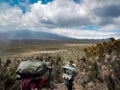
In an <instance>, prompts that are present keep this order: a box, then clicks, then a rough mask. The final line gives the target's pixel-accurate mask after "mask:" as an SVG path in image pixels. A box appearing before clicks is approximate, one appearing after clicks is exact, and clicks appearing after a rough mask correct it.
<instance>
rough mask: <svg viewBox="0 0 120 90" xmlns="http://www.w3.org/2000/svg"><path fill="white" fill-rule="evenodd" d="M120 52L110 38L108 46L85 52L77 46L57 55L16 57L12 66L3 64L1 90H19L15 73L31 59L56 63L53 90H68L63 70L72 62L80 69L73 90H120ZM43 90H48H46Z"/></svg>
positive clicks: (119, 44) (0, 73)
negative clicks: (22, 63)
mask: <svg viewBox="0 0 120 90" xmlns="http://www.w3.org/2000/svg"><path fill="white" fill-rule="evenodd" d="M119 48H120V40H115V39H114V38H110V40H109V41H108V42H102V43H98V44H96V45H92V46H85V47H82V48H81V46H77V47H72V48H69V49H67V50H65V51H60V52H55V53H46V54H45V53H42V54H41V53H37V54H36V53H35V54H29V55H28V57H25V56H14V57H12V58H10V59H11V61H12V62H11V63H9V64H7V65H6V64H4V63H2V64H1V70H0V71H1V72H0V77H1V79H0V80H1V81H0V83H1V86H0V90H4V89H5V88H6V90H19V88H18V87H19V85H20V82H19V81H17V80H15V70H16V68H17V66H18V65H19V63H20V62H22V61H24V60H28V59H38V60H42V61H50V60H54V68H53V73H52V77H51V85H50V87H48V88H52V90H66V87H65V85H64V84H63V81H62V78H61V74H62V72H61V70H60V68H61V66H63V65H65V64H66V63H67V62H68V61H69V60H73V61H74V62H75V63H76V65H77V66H76V70H77V76H76V77H75V81H74V88H75V89H74V90H120V77H119V76H120V70H119V68H120V51H119V50H120V49H119ZM83 51H84V52H85V53H84V52H83ZM83 56H84V57H83ZM3 67H4V68H3ZM5 71H6V73H4V72H5ZM3 86H4V87H3ZM43 90H47V89H46V88H44V89H43Z"/></svg>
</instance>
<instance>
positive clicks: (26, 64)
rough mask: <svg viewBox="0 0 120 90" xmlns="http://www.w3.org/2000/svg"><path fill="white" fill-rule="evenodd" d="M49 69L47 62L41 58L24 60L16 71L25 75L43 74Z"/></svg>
mask: <svg viewBox="0 0 120 90" xmlns="http://www.w3.org/2000/svg"><path fill="white" fill-rule="evenodd" d="M47 69H48V67H47V65H46V63H44V62H42V61H39V60H28V61H23V62H21V63H20V65H19V66H18V68H17V70H16V73H17V74H19V75H23V76H33V77H36V76H42V75H43V74H44V73H45V72H46V70H47Z"/></svg>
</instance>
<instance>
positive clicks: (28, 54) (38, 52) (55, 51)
mask: <svg viewBox="0 0 120 90" xmlns="http://www.w3.org/2000/svg"><path fill="white" fill-rule="evenodd" d="M63 51H67V50H53V51H31V52H27V53H22V54H21V55H22V56H32V55H36V54H48V53H59V52H63Z"/></svg>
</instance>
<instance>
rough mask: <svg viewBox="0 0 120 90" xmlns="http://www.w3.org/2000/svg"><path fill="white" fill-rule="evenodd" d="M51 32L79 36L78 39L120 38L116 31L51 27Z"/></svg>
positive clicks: (73, 36)
mask: <svg viewBox="0 0 120 90" xmlns="http://www.w3.org/2000/svg"><path fill="white" fill-rule="evenodd" d="M50 32H52V33H55V34H60V35H63V36H68V37H72V38H78V39H82V38H85V39H87V38H88V39H93V38H94V39H96V38H97V39H103V38H109V37H115V38H120V33H114V32H102V31H89V30H73V29H69V30H68V29H59V28H56V29H51V30H50Z"/></svg>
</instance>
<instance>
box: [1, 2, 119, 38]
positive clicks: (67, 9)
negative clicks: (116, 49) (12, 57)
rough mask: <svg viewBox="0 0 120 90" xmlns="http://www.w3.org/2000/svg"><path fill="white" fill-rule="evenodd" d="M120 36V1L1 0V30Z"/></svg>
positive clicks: (85, 36) (65, 34)
mask: <svg viewBox="0 0 120 90" xmlns="http://www.w3.org/2000/svg"><path fill="white" fill-rule="evenodd" d="M24 29H25V30H26V29H27V30H32V31H42V32H49V33H54V34H58V35H63V36H68V37H73V38H109V37H115V38H120V0H116V1H114V0H0V32H3V31H11V30H12V31H14V30H15V31H16V30H24Z"/></svg>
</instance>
